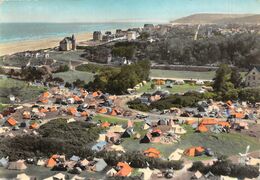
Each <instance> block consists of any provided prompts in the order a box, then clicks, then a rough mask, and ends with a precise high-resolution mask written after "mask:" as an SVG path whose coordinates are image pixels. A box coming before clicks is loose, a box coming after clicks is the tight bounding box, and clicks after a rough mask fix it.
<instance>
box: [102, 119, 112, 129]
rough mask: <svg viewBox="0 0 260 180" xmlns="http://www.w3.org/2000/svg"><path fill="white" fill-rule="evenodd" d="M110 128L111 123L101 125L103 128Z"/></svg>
mask: <svg viewBox="0 0 260 180" xmlns="http://www.w3.org/2000/svg"><path fill="white" fill-rule="evenodd" d="M109 126H110V123H109V122H107V121H106V122H103V123H102V124H101V127H103V128H107V127H109Z"/></svg>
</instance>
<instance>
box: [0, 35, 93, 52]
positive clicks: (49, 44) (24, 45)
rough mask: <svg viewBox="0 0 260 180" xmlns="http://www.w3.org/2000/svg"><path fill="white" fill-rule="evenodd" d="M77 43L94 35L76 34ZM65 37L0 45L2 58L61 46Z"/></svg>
mask: <svg viewBox="0 0 260 180" xmlns="http://www.w3.org/2000/svg"><path fill="white" fill-rule="evenodd" d="M75 37H76V40H77V42H83V41H88V40H91V39H92V33H79V34H75ZM62 39H63V37H54V38H47V39H39V40H30V41H20V42H10V43H0V56H3V55H7V54H13V53H17V52H22V51H27V50H39V49H47V48H53V47H57V46H59V42H60V41H61V40H62Z"/></svg>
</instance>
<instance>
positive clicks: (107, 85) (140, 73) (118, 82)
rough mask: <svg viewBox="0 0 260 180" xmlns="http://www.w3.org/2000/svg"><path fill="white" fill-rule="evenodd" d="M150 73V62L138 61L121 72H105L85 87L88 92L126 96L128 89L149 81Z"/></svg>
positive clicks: (115, 70)
mask: <svg viewBox="0 0 260 180" xmlns="http://www.w3.org/2000/svg"><path fill="white" fill-rule="evenodd" d="M149 73H150V62H149V61H147V60H144V61H138V62H137V63H134V64H131V65H125V66H122V67H121V69H120V70H118V69H110V70H105V71H103V72H101V73H99V74H97V75H95V78H94V81H93V82H90V83H89V84H87V85H86V86H85V87H86V88H87V89H88V90H92V91H93V90H101V91H103V92H108V93H111V94H125V93H127V89H128V88H133V87H134V86H135V85H136V84H138V83H140V82H142V81H144V80H148V78H149Z"/></svg>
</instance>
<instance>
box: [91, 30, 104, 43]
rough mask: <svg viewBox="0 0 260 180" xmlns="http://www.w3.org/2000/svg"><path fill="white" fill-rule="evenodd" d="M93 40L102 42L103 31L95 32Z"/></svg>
mask: <svg viewBox="0 0 260 180" xmlns="http://www.w3.org/2000/svg"><path fill="white" fill-rule="evenodd" d="M93 40H94V41H101V40H102V33H101V31H94V32H93Z"/></svg>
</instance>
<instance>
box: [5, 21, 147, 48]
mask: <svg viewBox="0 0 260 180" xmlns="http://www.w3.org/2000/svg"><path fill="white" fill-rule="evenodd" d="M144 24H145V23H144V22H142V23H139V22H138V23H137V22H133V23H0V43H8V42H17V41H24V40H38V39H44V38H51V37H64V36H69V35H71V34H77V33H83V32H93V31H106V30H114V29H128V28H134V27H143V25H144Z"/></svg>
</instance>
